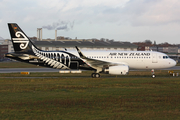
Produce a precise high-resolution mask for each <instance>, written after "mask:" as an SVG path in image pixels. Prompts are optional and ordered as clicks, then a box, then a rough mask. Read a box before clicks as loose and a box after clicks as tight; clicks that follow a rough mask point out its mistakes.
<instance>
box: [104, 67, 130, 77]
mask: <svg viewBox="0 0 180 120" xmlns="http://www.w3.org/2000/svg"><path fill="white" fill-rule="evenodd" d="M104 72H105V73H106V74H112V75H127V74H128V73H129V67H128V66H127V65H118V66H110V67H108V68H106V69H104Z"/></svg>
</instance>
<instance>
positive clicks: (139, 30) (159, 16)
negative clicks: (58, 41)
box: [0, 0, 180, 44]
mask: <svg viewBox="0 0 180 120" xmlns="http://www.w3.org/2000/svg"><path fill="white" fill-rule="evenodd" d="M7 23H17V24H18V25H19V26H20V27H21V29H23V30H24V32H25V33H26V34H27V35H28V36H30V37H33V36H37V28H43V39H46V38H52V39H54V37H55V29H58V36H65V37H70V38H72V39H74V38H76V37H77V38H78V39H91V38H97V39H100V38H105V39H110V40H111V39H114V40H115V41H128V42H142V41H144V40H147V39H148V40H151V41H156V43H164V42H168V43H171V44H180V0H0V31H1V33H0V37H2V38H4V39H7V38H8V39H9V38H10V35H9V30H8V27H7ZM48 29H49V30H48Z"/></svg>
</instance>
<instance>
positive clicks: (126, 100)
mask: <svg viewBox="0 0 180 120" xmlns="http://www.w3.org/2000/svg"><path fill="white" fill-rule="evenodd" d="M0 85H1V87H0V96H1V99H0V118H1V119H13V120H16V119H30V120H31V119H33V120H37V119H38V120H41V119H43V120H44V119H45V120H46V119H48V120H49V119H55V120H56V119H57V120H61V119H63V120H69V119H73V120H74V119H75V120H76V119H77V120H84V119H87V120H92V119H94V120H104V119H105V120H113V119H114V120H115V119H122V120H127V119H133V120H148V119H149V120H151V119H153V120H169V119H173V120H174V119H180V101H179V99H180V81H179V78H178V77H177V78H175V77H161V78H155V79H152V78H149V77H142V78H141V77H137V78H98V79H93V78H87V77H86V78H36V79H33V78H26V79H25V78H12V79H11V78H0Z"/></svg>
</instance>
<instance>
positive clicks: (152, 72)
mask: <svg viewBox="0 0 180 120" xmlns="http://www.w3.org/2000/svg"><path fill="white" fill-rule="evenodd" d="M151 74H152V78H155V77H156V75H155V72H154V69H152V70H151Z"/></svg>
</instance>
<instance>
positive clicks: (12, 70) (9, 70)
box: [0, 66, 180, 73]
mask: <svg viewBox="0 0 180 120" xmlns="http://www.w3.org/2000/svg"><path fill="white" fill-rule="evenodd" d="M162 70H180V66H175V67H172V68H168V69H162ZM59 71H60V70H59V69H53V68H0V73H19V72H59ZM63 71H64V70H63ZM130 71H131V70H130ZM137 71H138V70H137Z"/></svg>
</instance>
